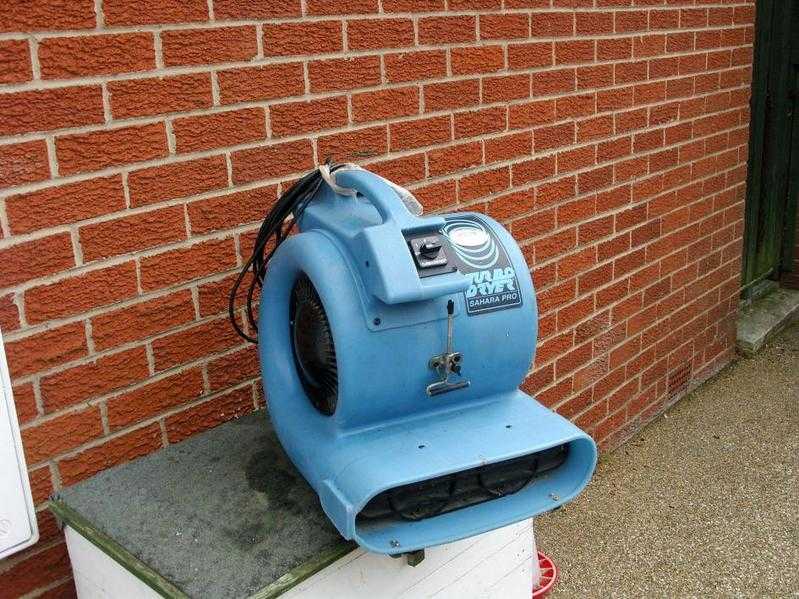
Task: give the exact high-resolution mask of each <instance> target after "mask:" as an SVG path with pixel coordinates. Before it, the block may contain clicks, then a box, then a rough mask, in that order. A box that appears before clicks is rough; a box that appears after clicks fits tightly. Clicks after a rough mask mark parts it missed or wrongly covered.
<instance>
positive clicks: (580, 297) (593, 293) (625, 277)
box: [536, 215, 740, 367]
mask: <svg viewBox="0 0 799 599" xmlns="http://www.w3.org/2000/svg"><path fill="white" fill-rule="evenodd" d="M711 217H712V215H711V216H710V217H708V218H707V219H705V220H708V219H709V218H711ZM689 226H690V225H689ZM684 228H686V227H684ZM709 235H710V236H711V237H712V233H711V234H709ZM705 237H707V235H706V236H703V237H702V238H700V239H704V238H705ZM739 241H740V238H735V239H734V240H733V241H730V242H728V243H727V244H725V245H724V246H721V247H720V248H718V249H719V251H723V249H724V248H727V247H730V246H731V245H733V244H735V243H738V242H739ZM641 247H645V246H641ZM638 249H641V248H636V249H635V250H629V251H627V252H625V253H624V254H620V255H619V256H616V257H614V259H613V260H611V261H608V262H612V261H615V259H618V258H621V257H624V256H626V255H629V254H631V253H633V252H634V251H637V250H638ZM684 249H685V248H680V249H679V250H675V251H673V252H670V253H669V254H666V255H665V256H663V257H662V258H660V259H658V263H660V262H661V261H662V260H663V259H665V258H668V257H669V256H671V255H672V254H674V253H676V252H677V251H683V250H684ZM703 259H704V257H699V258H697V259H696V260H694V261H692V262H688V263H686V264H685V265H684V266H683V267H682V268H681V269H679V270H682V269H683V268H687V267H688V266H690V265H692V264H697V263H699V262H701V261H702V260H703ZM736 260H737V258H731V259H729V260H727V261H725V262H722V263H721V264H720V265H719V266H718V267H717V268H715V269H713V270H712V271H710V273H712V272H716V271H719V270H721V269H723V268H724V267H725V266H728V265H729V264H731V263H733V262H735V261H736ZM602 264H605V262H603V263H602ZM602 264H600V265H599V266H601V265H602ZM650 266H652V264H647V265H644V266H643V267H641V268H637V269H635V270H632V271H630V272H628V273H625V274H624V275H623V276H622V277H619V278H616V279H613V280H611V281H610V282H608V283H605V284H604V285H601V286H599V287H597V288H595V289H591V290H590V291H588V292H587V293H584V294H582V295H580V294H579V292H578V293H577V295H576V297H575V298H574V299H573V300H571V301H569V302H567V303H564V304H562V305H558V306H557V307H556V308H553V310H552V311H551V312H552V314H553V315H556V314H557V313H558V312H559V311H560V310H562V309H564V308H568V307H569V306H573V305H576V304H578V303H579V302H580V301H583V300H584V299H586V298H587V297H590V296H593V297H594V300H595V301H594V304H595V305H594V311H592V312H591V313H590V314H589V315H588V316H586V317H585V318H582V319H580V320H579V321H577V322H575V323H574V324H572V325H570V326H569V327H568V328H566V329H564V330H563V331H555V333H553V337H554V336H557V335H558V334H562V333H563V332H566V331H569V330H572V329H576V328H577V327H578V326H580V324H582V323H584V322H587V321H589V320H591V319H592V318H594V317H595V316H596V312H595V311H596V294H597V293H598V292H599V291H601V290H603V289H608V288H610V287H612V286H613V285H616V284H618V283H619V282H621V281H624V280H628V279H630V278H631V277H632V276H633V275H635V274H636V273H639V272H643V271H644V270H646V269H647V268H648V267H650ZM593 268H596V266H594V267H592V268H591V269H589V270H592V269H593ZM586 272H588V271H586ZM710 273H708V274H710ZM673 274H674V273H673V272H672V273H669V274H668V275H667V276H666V277H661V278H658V279H656V280H655V281H654V282H653V284H658V283H660V282H662V281H663V280H664V279H666V278H667V277H668V278H672V277H673ZM736 276H737V275H733V276H731V277H729V278H728V279H726V280H725V283H726V282H729V280H731V279H733V278H735V277H736ZM568 280H570V279H565V280H564V281H561V283H563V282H566V281H568ZM695 282H696V280H694V281H690V282H688V283H686V284H684V285H682V286H680V287H677V288H676V289H672V290H671V291H670V292H669V293H670V294H671V293H674V292H676V291H679V290H681V289H685V288H687V287H688V286H689V285H691V284H693V283H695ZM723 284H724V283H722V284H721V285H723ZM649 287H651V285H647V286H646V287H642V288H641V289H639V290H637V291H636V292H635V293H630V292H628V293H627V295H625V296H624V297H623V298H621V299H619V300H615V301H614V302H611V303H610V304H608V305H607V306H605V307H604V308H603V309H608V310H612V309H613V308H614V307H615V306H616V305H618V304H620V303H622V302H624V301H625V300H626V299H628V298H629V297H631V296H633V295H635V294H637V293H639V292H644V291H645V290H646V289H647V288H649ZM713 289H715V287H714V288H713ZM710 291H712V289H710V290H708V292H706V293H709V292H710ZM703 295H704V294H703ZM694 299H697V298H694ZM645 309H646V308H642V309H641V310H638V311H636V312H635V313H633V314H631V315H630V316H628V317H626V318H625V319H624V320H622V321H621V322H619V323H616V326H618V325H620V324H622V323H626V322H627V321H628V320H629V319H630V318H632V317H633V316H635V315H636V314H638V313H639V312H641V311H643V310H645ZM673 312H674V311H673ZM673 312H672V313H673ZM547 314H549V312H547ZM670 314H671V313H670ZM659 322H660V320H658V321H656V322H654V323H653V324H652V326H650V327H647V328H645V329H642V331H641V332H643V331H646V330H649V329H651V328H652V327H653V326H657V324H658V323H659ZM553 337H545V338H543V339H540V340H539V341H544V340H546V339H550V338H553ZM628 341H630V339H624V340H622V341H621V342H619V343H617V344H615V345H613V346H611V347H618V346H619V345H621V344H624V343H626V342H628ZM560 357H562V356H556V357H554V358H553V360H557V359H559V358H560ZM549 363H550V362H544V363H542V364H539V365H537V366H536V367H541V366H546V365H547V364H549Z"/></svg>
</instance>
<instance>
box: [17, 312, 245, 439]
mask: <svg viewBox="0 0 799 599" xmlns="http://www.w3.org/2000/svg"><path fill="white" fill-rule="evenodd" d="M226 319H227V316H222V317H221V316H219V315H214V316H213V317H210V318H206V319H205V320H204V322H201V323H200V324H205V323H207V322H214V321H221V320H226ZM190 324H191V325H196V324H197V323H190ZM189 328H190V327H189ZM183 330H187V329H186V328H185V327H182V328H181V329H180V330H177V329H176V330H174V331H170V332H168V333H164V334H161V335H159V338H160V337H165V336H169V335H170V334H174V333H175V332H180V331H183ZM152 340H154V339H151V340H148V341H147V342H146V343H149V342H150V341H152ZM143 343H145V342H142V341H134V342H130V343H126V344H123V345H120V346H119V347H117V348H114V349H113V350H106V351H103V352H101V353H100V354H97V355H96V356H95V357H94V358H93V359H91V360H89V361H88V362H76V361H73V362H70V363H69V365H67V366H65V367H62V368H59V369H53V370H51V371H49V372H47V373H42V374H37V375H34V376H35V378H36V381H35V382H36V383H37V384H39V385H41V381H42V380H43V379H46V378H48V377H50V376H53V375H58V374H61V373H62V372H64V371H66V370H69V369H70V368H74V367H81V366H85V365H88V364H91V363H93V362H95V361H97V360H99V359H102V358H105V357H108V356H111V355H115V354H119V353H124V352H126V351H130V350H131V349H136V348H138V347H142V344H143ZM249 345H250V344H249V343H247V342H245V341H244V340H241V342H240V344H239V345H236V346H234V347H232V348H228V349H224V350H222V351H220V352H216V353H213V354H209V355H205V356H202V357H200V358H196V359H194V360H190V361H188V362H184V363H181V364H178V365H176V366H172V367H170V368H166V369H164V370H154V371H153V372H151V373H150V375H149V376H148V377H147V378H145V379H141V380H137V381H136V382H133V383H129V384H127V385H124V386H122V387H118V388H115V389H111V390H110V391H106V392H104V393H101V394H99V395H94V396H90V397H89V398H87V399H84V400H81V401H77V402H75V403H72V404H69V405H66V406H63V407H59V408H58V409H55V410H51V411H49V412H47V411H45V409H44V404H43V405H42V411H41V413H40V414H38V415H37V417H36V418H34V419H33V420H29V421H27V422H25V423H22V424H20V429H21V430H26V429H28V428H34V427H35V426H38V425H39V424H41V423H42V422H49V421H50V420H54V419H56V418H59V417H61V416H63V415H65V414H71V413H74V412H80V411H83V410H85V409H86V408H87V407H94V406H97V405H99V404H100V403H102V402H106V401H108V400H109V399H114V398H116V397H120V396H122V395H126V394H128V393H131V392H133V391H137V390H139V389H142V388H144V387H147V386H148V385H151V384H154V383H158V382H161V381H163V380H165V379H168V378H170V377H173V376H176V375H178V374H181V373H183V372H186V371H189V370H193V369H195V368H203V367H205V366H207V365H208V364H209V363H210V362H212V361H214V360H217V359H219V358H221V357H225V356H227V355H229V354H233V353H236V352H238V351H242V350H243V349H246V348H247V347H249ZM24 378H25V379H28V378H30V375H29V376H27V377H24ZM22 380H23V379H22V378H20V381H22ZM28 382H33V381H32V380H31V381H24V383H28ZM220 391H221V390H220ZM217 392H218V391H215V392H214V393H217ZM204 395H205V391H204V392H203V396H204Z"/></svg>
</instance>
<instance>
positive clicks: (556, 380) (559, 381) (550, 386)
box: [528, 277, 734, 418]
mask: <svg viewBox="0 0 799 599" xmlns="http://www.w3.org/2000/svg"><path fill="white" fill-rule="evenodd" d="M733 279H734V277H730V278H729V279H727V280H726V281H724V282H723V283H721V284H720V285H719V286H717V287H714V288H713V289H711V290H710V291H714V290H716V289H717V288H718V289H720V288H721V287H722V286H723V285H725V284H727V283H729V281H731V280H733ZM725 301H727V300H723V299H722V300H718V301H717V302H716V305H714V306H711V307H710V308H707V309H706V310H703V311H702V312H700V313H699V314H697V315H696V316H694V317H693V318H691V320H688V321H686V322H685V323H684V324H682V325H681V326H680V328H683V327H685V326H688V325H690V324H692V323H694V322H695V321H697V320H699V319H703V318H705V317H706V315H707V314H708V313H709V312H711V311H713V310H715V309H716V308H717V307H718V305H719V304H721V303H724V302H725ZM636 314H638V312H636ZM633 316H634V315H633ZM717 324H718V323H716V322H714V323H713V324H711V325H708V326H707V327H704V328H703V329H702V331H700V332H699V333H697V334H696V335H695V336H693V337H691V338H689V339H688V340H687V341H686V342H685V343H683V344H681V345H680V346H678V347H676V348H674V349H673V350H671V351H669V352H668V353H666V354H665V355H663V356H661V357H660V358H657V357H656V358H655V360H654V362H653V363H652V364H649V365H647V366H646V368H644V369H643V371H641V372H639V373H638V374H637V375H636V376H635V377H633V378H630V379H625V380H624V381H623V382H622V383H620V384H619V385H617V386H616V387H613V388H612V389H611V390H610V391H608V392H607V393H606V395H604V396H603V397H602V398H601V399H600V400H598V401H601V400H603V399H607V398H608V397H610V396H612V395H613V394H614V393H615V392H616V391H618V390H619V389H621V388H622V387H624V386H625V385H628V384H629V383H630V382H631V381H632V380H635V379H636V378H639V377H642V376H643V374H644V372H645V371H646V370H648V369H649V368H651V367H652V366H654V364H656V363H657V362H658V361H660V360H663V359H666V360H667V359H668V358H669V357H670V356H671V355H672V354H674V353H675V352H677V351H679V350H680V348H681V347H682V345H685V344H686V343H694V342H695V340H696V338H697V337H701V336H702V335H704V334H705V332H706V331H707V330H708V329H710V328H712V327H715V326H716V325H717ZM650 328H651V327H650ZM646 330H649V329H646ZM678 330H679V329H678ZM642 332H643V331H642ZM642 332H641V333H642ZM641 333H639V334H638V335H640V334H641ZM638 335H636V336H638ZM665 339H666V337H664V338H662V339H659V340H658V341H655V342H653V343H651V344H650V345H648V346H647V347H646V348H645V349H642V350H641V351H639V352H638V353H637V354H635V355H634V356H633V357H631V358H629V359H628V360H627V361H625V362H623V363H622V364H619V365H617V366H616V367H615V368H613V369H610V368H609V369H608V372H607V373H604V374H603V375H602V377H600V378H603V377H604V376H606V375H607V374H610V372H612V371H613V370H616V369H618V368H622V367H624V368H625V369H626V368H627V367H628V366H629V365H630V364H631V363H633V362H635V360H637V359H638V358H640V357H641V356H642V355H643V354H645V353H646V352H647V351H649V350H650V349H652V348H653V347H656V346H657V345H658V343H660V342H661V341H663V340H665ZM589 341H590V340H589ZM627 341H629V339H627V340H625V341H623V342H621V343H619V344H616V345H614V346H612V347H611V348H609V349H608V351H607V353H602V354H599V355H598V356H593V355H592V358H591V360H590V361H589V362H587V363H585V364H583V365H581V366H579V367H578V368H577V369H575V370H572V371H569V372H568V373H566V374H565V375H564V376H562V377H561V378H553V382H552V383H550V384H548V385H546V386H545V387H543V388H542V389H540V390H539V391H538V392H537V395H540V394H543V393H545V392H547V391H549V390H550V389H554V388H555V387H557V386H558V385H560V384H562V383H563V382H564V381H566V380H568V379H569V378H570V377H573V376H574V374H575V373H576V372H578V371H579V370H580V369H582V368H585V367H587V366H589V365H590V364H591V363H592V362H594V361H595V360H596V359H597V358H599V357H601V356H609V355H610V352H611V351H612V350H613V349H614V348H617V347H619V346H621V345H623V344H624V343H626V342H627ZM586 342H588V341H586ZM570 351H571V350H570ZM556 361H557V359H553V361H551V362H547V363H545V364H542V365H541V366H542V367H543V366H549V365H550V364H552V365H553V366H554V364H555V362H556ZM528 376H529V375H528ZM664 376H668V372H667V373H665V374H664ZM661 378H662V377H659V378H658V379H657V380H656V381H655V383H657V381H659V380H660V379H661ZM655 383H653V384H655ZM595 384H596V383H592V384H591V385H590V386H588V387H585V388H584V389H581V390H579V391H575V390H574V389H572V393H571V396H569V397H567V398H565V399H564V400H562V401H559V402H557V403H556V404H555V405H554V406H553V409H556V408H557V407H560V406H562V405H564V404H565V403H567V402H568V401H569V400H571V399H573V396H574V395H575V394H576V393H582V392H584V391H585V390H587V389H592V397H593V387H594V386H595ZM647 389H648V387H647ZM595 405H596V402H592V403H591V404H590V405H589V407H588V408H587V409H586V410H584V411H583V412H581V413H580V414H582V413H586V412H588V411H590V409H591V408H593V407H594V406H595ZM577 417H578V416H575V417H574V418H577Z"/></svg>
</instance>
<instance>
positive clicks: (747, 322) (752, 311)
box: [737, 288, 799, 356]
mask: <svg viewBox="0 0 799 599" xmlns="http://www.w3.org/2000/svg"><path fill="white" fill-rule="evenodd" d="M797 317H799V290H792V289H779V288H778V289H775V290H774V291H772V292H770V293H768V294H767V295H765V296H763V297H761V298H759V299H757V300H755V301H754V302H753V303H752V304H751V305H750V306H747V307H745V308H743V309H742V310H741V313H740V315H739V317H738V331H737V336H738V348H739V349H740V350H741V352H742V353H743V354H744V355H747V356H751V355H752V354H754V353H756V352H758V351H760V348H762V347H763V344H764V343H766V341H767V340H768V339H770V338H771V337H773V336H774V335H776V334H777V333H779V332H780V331H781V330H782V329H784V328H785V327H786V326H787V325H788V324H789V323H790V322H792V321H793V320H795V319H796V318H797Z"/></svg>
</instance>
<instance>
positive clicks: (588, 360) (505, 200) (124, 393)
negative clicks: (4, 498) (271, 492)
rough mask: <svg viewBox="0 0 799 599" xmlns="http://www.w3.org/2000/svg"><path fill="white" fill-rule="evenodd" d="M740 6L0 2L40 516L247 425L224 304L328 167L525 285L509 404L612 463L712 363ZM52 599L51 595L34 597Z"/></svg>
mask: <svg viewBox="0 0 799 599" xmlns="http://www.w3.org/2000/svg"><path fill="white" fill-rule="evenodd" d="M753 12H754V11H753V4H752V0H748V1H747V0H715V1H714V0H709V1H707V0H347V1H339V2H331V1H328V0H279V1H277V0H274V1H273V0H259V1H256V0H138V1H135V2H134V1H133V0H97V1H95V0H70V1H69V2H63V1H57V0H5V5H4V7H3V10H2V11H0V32H2V33H0V83H1V85H0V136H1V137H0V144H2V145H0V326H2V329H3V334H4V337H5V340H6V349H7V352H8V360H9V364H10V368H11V375H12V377H13V381H14V391H15V393H16V400H17V404H18V411H19V416H20V420H21V422H22V428H23V438H24V443H25V449H26V452H27V457H28V461H29V464H30V471H31V478H32V482H33V487H34V492H35V495H36V502H37V504H38V505H39V506H40V526H41V530H42V542H41V543H40V544H39V545H38V546H37V547H36V548H34V550H32V551H27V552H25V553H24V554H23V555H21V556H17V557H16V558H13V559H10V560H6V561H5V562H3V563H2V564H0V598H5V597H10V596H16V595H18V594H22V593H27V592H30V591H33V590H35V589H39V590H47V589H54V588H55V589H59V591H58V592H61V591H63V590H64V589H67V592H68V589H69V588H70V586H69V585H70V584H71V583H70V582H69V580H68V565H67V563H66V558H65V554H64V548H63V546H62V544H61V539H60V535H59V534H58V532H57V531H56V529H55V525H54V522H53V519H52V518H51V517H50V516H49V515H48V513H47V512H46V511H44V510H43V502H44V500H45V498H46V497H47V495H48V494H49V493H50V492H51V491H52V490H53V489H57V488H59V487H60V486H62V485H67V484H70V483H74V482H76V481H79V480H81V479H83V478H86V477H88V476H90V475H92V474H94V473H95V472H97V471H99V470H101V469H103V468H106V467H109V466H111V465H114V464H117V463H120V462H122V461H124V460H128V459H130V458H133V457H136V456H140V455H143V454H146V453H148V452H152V451H155V450H157V449H158V448H160V447H162V446H164V445H165V444H168V443H173V442H175V441H178V440H180V439H182V438H184V437H186V436H187V435H191V434H193V433H196V432H198V431H200V430H203V429H205V428H207V427H210V426H213V425H215V424H217V423H219V422H222V421H224V420H227V419H229V418H232V417H235V416H236V415H239V414H242V413H244V412H247V411H249V410H252V409H253V407H254V406H257V405H259V404H260V403H261V402H262V399H261V396H260V383H259V381H258V370H257V365H256V358H255V352H254V350H253V348H252V347H250V346H247V345H246V344H244V343H242V342H241V340H240V339H239V338H238V337H236V336H235V335H234V334H233V332H232V330H231V328H230V326H229V325H228V323H227V320H226V318H227V316H226V313H225V311H226V293H227V290H228V288H229V286H230V283H231V280H232V274H233V273H234V272H235V271H236V269H237V266H238V265H240V264H241V262H242V257H243V256H245V255H246V254H247V250H248V247H249V246H250V244H251V243H252V239H253V235H254V232H255V230H256V228H257V226H258V220H259V218H261V217H262V215H263V214H264V212H265V210H266V209H267V208H268V206H269V204H270V202H271V201H272V200H273V199H274V198H275V196H276V194H277V193H279V192H280V191H281V190H282V189H284V188H285V184H286V181H287V180H290V179H292V178H294V177H296V176H297V175H299V174H300V173H301V172H303V171H305V170H307V169H309V168H311V167H312V166H313V165H314V164H315V163H318V162H319V161H320V160H323V159H324V158H325V157H326V156H328V155H333V156H334V157H335V158H336V159H338V160H354V161H357V162H359V163H361V164H363V165H365V166H369V167H370V168H372V169H374V170H376V171H378V172H379V173H381V174H383V175H385V176H387V177H389V178H391V179H394V180H396V181H398V182H400V183H403V184H406V185H408V186H409V187H411V188H412V189H413V190H415V192H416V193H417V194H418V196H419V197H420V198H421V199H422V201H423V202H424V204H425V205H426V208H427V210H428V211H431V210H441V209H471V210H480V211H486V212H488V213H489V214H491V215H492V216H494V217H496V218H498V219H500V220H501V221H503V222H504V223H505V224H506V225H507V226H508V227H509V228H510V230H511V231H512V232H513V234H514V236H515V237H516V239H517V240H518V241H519V243H520V244H521V245H522V247H523V248H524V251H525V253H526V255H527V258H528V261H529V263H530V265H531V266H532V268H533V271H534V277H535V283H536V285H537V290H538V300H539V302H540V308H541V330H540V344H539V346H538V355H537V358H536V364H535V368H534V370H532V371H531V375H530V377H529V379H528V381H527V382H526V383H525V388H526V389H527V390H528V391H530V392H533V393H536V394H537V395H538V397H539V399H541V400H542V401H543V402H545V403H546V404H547V405H550V406H552V407H554V408H556V409H558V410H559V411H560V412H562V413H563V414H565V415H566V416H568V417H570V418H573V419H575V420H576V421H577V422H578V423H579V424H580V425H581V426H583V427H585V428H586V429H587V430H588V431H589V432H591V433H592V434H593V435H594V437H595V438H596V439H597V440H598V441H600V442H601V443H602V445H603V447H608V446H611V445H614V444H617V443H619V442H620V441H622V440H623V439H624V438H625V437H626V436H627V435H629V434H630V433H631V432H632V431H634V430H635V429H637V428H638V427H640V426H641V424H642V423H643V422H645V421H647V420H648V419H650V418H652V417H653V416H654V415H655V414H657V413H658V412H659V411H661V410H662V409H663V408H664V406H665V405H667V404H668V403H669V402H670V401H672V400H673V399H675V398H676V397H678V396H679V395H680V394H681V393H682V392H683V391H684V389H685V386H686V384H688V383H690V384H695V383H696V382H697V381H699V380H702V379H703V378H706V377H707V376H708V375H709V374H711V373H713V372H715V371H716V370H717V369H718V368H720V367H721V366H722V365H724V364H725V363H726V362H727V361H729V359H730V358H731V356H732V353H733V317H734V313H735V310H736V305H737V298H738V286H739V273H740V241H741V232H742V214H743V210H742V205H743V197H744V181H745V174H746V164H745V162H746V156H747V139H748V123H749V115H748V112H747V110H748V98H749V81H750V70H751V57H752V51H751V40H752V37H753V23H752V22H753ZM48 596H51V595H48Z"/></svg>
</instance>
